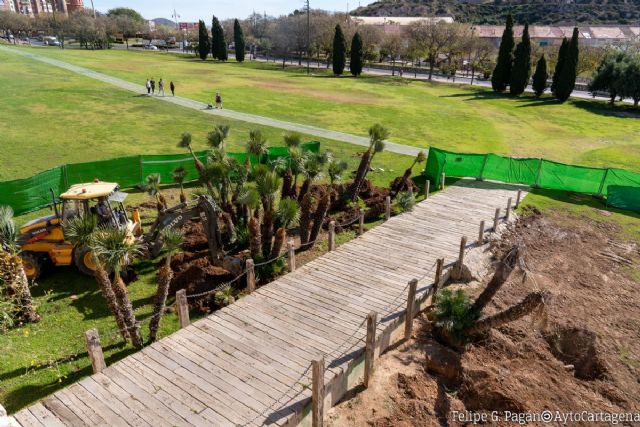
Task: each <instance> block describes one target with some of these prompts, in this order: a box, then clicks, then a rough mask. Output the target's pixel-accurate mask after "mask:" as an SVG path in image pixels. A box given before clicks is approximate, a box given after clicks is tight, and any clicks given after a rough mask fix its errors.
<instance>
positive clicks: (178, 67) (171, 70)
mask: <svg viewBox="0 0 640 427" xmlns="http://www.w3.org/2000/svg"><path fill="white" fill-rule="evenodd" d="M31 49H33V51H35V52H36V53H38V54H41V55H47V56H51V57H55V58H59V59H61V60H64V61H68V62H71V63H74V64H78V65H82V66H85V67H88V68H91V69H94V70H98V71H101V72H105V73H107V74H111V75H114V76H117V77H120V78H122V79H125V80H129V81H132V82H135V83H139V84H143V83H144V82H145V80H146V78H149V77H154V78H155V79H156V80H158V79H159V78H161V77H162V78H164V79H165V80H166V81H169V80H173V81H174V82H176V84H177V87H178V94H179V95H182V96H186V97H189V98H193V99H197V100H199V101H209V102H210V101H211V99H212V96H213V94H214V92H215V91H221V92H222V95H223V97H224V103H225V106H226V107H227V108H230V109H235V110H238V111H243V112H250V113H255V114H260V115H264V116H268V117H274V118H278V119H283V120H288V121H295V122H299V123H303V124H310V125H316V126H320V127H325V128H329V129H334V130H340V131H344V132H350V133H354V134H359V135H365V134H366V130H367V127H368V126H369V125H370V124H371V123H374V122H380V123H382V124H384V125H385V126H388V127H389V128H390V129H391V131H392V137H391V140H393V141H394V142H399V143H404V144H409V145H414V146H419V147H424V146H428V145H434V146H438V147H441V148H445V149H450V150H459V151H466V152H485V151H493V152H497V153H501V154H507V155H514V156H534V157H540V156H542V157H546V158H549V159H551V160H557V161H562V162H568V163H577V164H585V165H593V166H615V167H624V168H629V169H635V170H637V169H638V168H639V165H640V122H639V121H638V116H634V115H633V114H632V115H629V114H628V113H627V112H624V111H618V110H616V109H610V108H609V107H608V106H606V105H605V104H604V103H600V102H592V101H585V100H575V101H571V102H567V103H565V104H558V103H556V102H555V101H553V100H551V99H549V98H544V99H542V100H536V99H535V98H533V97H532V96H524V97H521V98H518V99H513V98H509V97H507V96H501V95H495V94H493V93H492V92H491V91H489V90H487V89H482V88H471V87H469V86H456V85H446V84H440V83H434V84H430V83H426V82H418V81H409V80H401V79H398V78H391V77H375V76H363V77H361V78H358V79H355V78H352V77H343V78H340V79H336V78H332V77H330V76H328V74H327V73H325V72H322V71H320V72H316V73H315V75H313V76H311V77H308V76H306V74H305V73H304V71H303V70H300V69H295V68H289V69H287V71H286V72H283V71H282V70H281V69H280V68H279V67H278V65H277V64H273V63H269V64H265V63H256V62H247V63H244V64H238V63H235V62H228V63H216V62H214V61H211V60H210V61H206V62H202V61H200V60H199V59H195V58H194V57H193V56H185V55H180V54H165V53H154V52H140V51H129V52H127V51H122V50H110V51H85V50H77V49H66V50H61V49H42V48H31Z"/></svg>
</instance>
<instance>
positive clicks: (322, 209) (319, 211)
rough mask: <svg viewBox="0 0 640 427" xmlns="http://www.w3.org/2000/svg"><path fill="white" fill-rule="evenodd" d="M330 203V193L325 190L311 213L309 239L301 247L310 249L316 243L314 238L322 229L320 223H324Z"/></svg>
mask: <svg viewBox="0 0 640 427" xmlns="http://www.w3.org/2000/svg"><path fill="white" fill-rule="evenodd" d="M330 204H331V194H330V193H329V191H325V192H324V194H323V195H322V197H321V198H320V200H319V201H318V207H316V211H315V212H314V214H313V227H312V228H311V232H310V234H309V240H308V242H307V244H306V245H305V246H303V249H311V248H313V246H314V245H315V244H316V240H318V236H319V235H320V231H321V230H322V225H323V224H324V219H325V218H326V216H327V212H329V206H330Z"/></svg>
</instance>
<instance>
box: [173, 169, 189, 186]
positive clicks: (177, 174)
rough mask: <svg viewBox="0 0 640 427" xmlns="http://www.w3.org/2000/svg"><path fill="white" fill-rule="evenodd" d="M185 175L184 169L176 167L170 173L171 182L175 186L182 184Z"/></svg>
mask: <svg viewBox="0 0 640 427" xmlns="http://www.w3.org/2000/svg"><path fill="white" fill-rule="evenodd" d="M187 173H188V172H187V170H186V169H185V168H184V167H182V166H178V167H177V168H175V169H174V170H173V171H171V177H172V178H173V182H175V183H176V184H182V183H183V182H184V180H185V178H186V177H187Z"/></svg>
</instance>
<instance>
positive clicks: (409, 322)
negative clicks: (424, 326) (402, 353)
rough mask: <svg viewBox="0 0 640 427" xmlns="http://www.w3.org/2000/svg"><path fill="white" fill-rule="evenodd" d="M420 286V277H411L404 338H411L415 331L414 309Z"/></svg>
mask: <svg viewBox="0 0 640 427" xmlns="http://www.w3.org/2000/svg"><path fill="white" fill-rule="evenodd" d="M417 287H418V279H411V281H410V282H409V295H407V311H406V312H405V319H404V339H405V340H408V339H409V338H411V334H412V333H413V311H414V305H415V302H416V288H417Z"/></svg>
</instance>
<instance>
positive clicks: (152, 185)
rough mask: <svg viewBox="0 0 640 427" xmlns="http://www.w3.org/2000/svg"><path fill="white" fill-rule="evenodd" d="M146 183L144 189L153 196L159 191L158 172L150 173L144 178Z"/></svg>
mask: <svg viewBox="0 0 640 427" xmlns="http://www.w3.org/2000/svg"><path fill="white" fill-rule="evenodd" d="M145 181H146V185H145V187H144V189H145V190H146V192H147V193H148V194H149V195H150V196H155V195H156V194H158V192H159V191H160V174H159V173H152V174H150V175H148V176H147V178H146V179H145Z"/></svg>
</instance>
